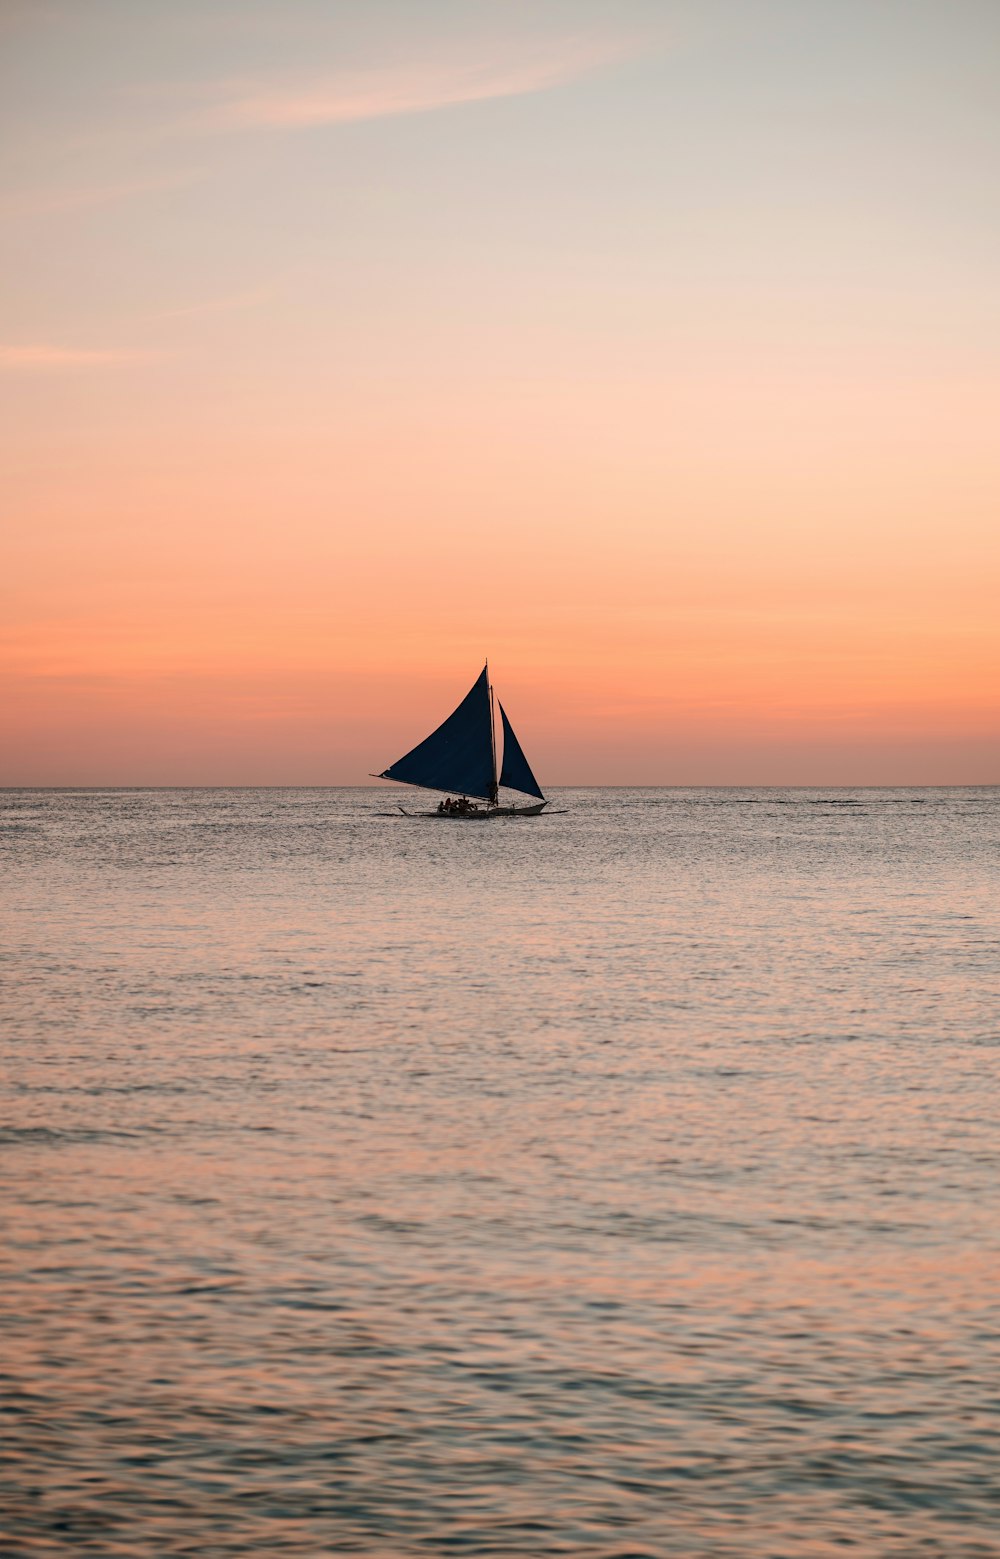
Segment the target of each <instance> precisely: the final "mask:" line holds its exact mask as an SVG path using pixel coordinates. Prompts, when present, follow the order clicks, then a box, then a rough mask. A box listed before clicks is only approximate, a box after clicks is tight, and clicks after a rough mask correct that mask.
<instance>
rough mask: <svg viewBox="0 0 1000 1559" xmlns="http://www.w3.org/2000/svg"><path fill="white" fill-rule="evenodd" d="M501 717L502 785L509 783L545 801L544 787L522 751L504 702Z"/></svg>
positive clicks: (512, 786)
mask: <svg viewBox="0 0 1000 1559" xmlns="http://www.w3.org/2000/svg"><path fill="white" fill-rule="evenodd" d="M500 719H501V720H502V721H503V770H502V772H501V774H500V783H501V785H507V786H509V787H510V789H511V790H520V791H522V792H523V793H524V795H526V796H537V797H538V799H539V801H544V800H545V797H544V795H543V794H542V788H541V786H540V785H539V783H538V781H537V780H536V778H535V776H534V775H533V774H532V772H531V768H530V766H529V764H528V760H527V758H526V757H525V756H524V753H523V752H522V751H521V743H520V742H519V741H518V739H517V737H516V736H515V735H514V729H513V726H512V725H511V723H510V721H509V720H508V719H507V711H506V710H505V709H504V707H503V704H501V705H500Z"/></svg>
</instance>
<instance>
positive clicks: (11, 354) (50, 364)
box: [0, 342, 148, 373]
mask: <svg viewBox="0 0 1000 1559" xmlns="http://www.w3.org/2000/svg"><path fill="white" fill-rule="evenodd" d="M147 358H148V353H143V352H123V351H118V350H104V349H95V348H90V347H71V346H53V345H51V344H49V343H43V342H33V343H31V344H28V345H24V346H10V345H4V344H3V343H0V372H7V373H50V372H59V371H60V370H65V369H75V368H106V367H110V366H112V365H113V364H116V363H135V362H141V361H144V360H146V359H147Z"/></svg>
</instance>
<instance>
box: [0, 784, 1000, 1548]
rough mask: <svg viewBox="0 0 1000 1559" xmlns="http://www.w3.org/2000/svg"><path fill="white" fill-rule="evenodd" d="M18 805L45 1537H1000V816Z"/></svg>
mask: <svg viewBox="0 0 1000 1559" xmlns="http://www.w3.org/2000/svg"><path fill="white" fill-rule="evenodd" d="M396 799H397V797H396V795H395V794H393V795H392V796H389V795H388V794H387V793H385V792H381V791H376V790H364V791H333V790H331V791H323V790H305V791H294V790H284V791H273V790H272V791H264V790H245V791H239V790H217V791H100V792H98V791H85V792H40V791H21V792H7V793H4V794H3V795H0V821H2V829H0V846H2V855H0V869H2V873H3V919H4V925H3V938H2V947H0V976H2V979H3V1018H4V1024H3V1039H2V1053H3V1062H4V1073H5V1087H4V1094H3V1102H2V1114H0V1176H2V1185H0V1192H2V1206H3V1218H4V1241H3V1250H2V1256H0V1325H2V1358H0V1407H2V1411H3V1417H2V1432H0V1460H2V1465H0V1477H2V1480H3V1482H2V1490H0V1509H2V1512H3V1517H2V1530H3V1538H2V1541H0V1550H2V1552H3V1554H4V1556H5V1559H16V1556H18V1555H32V1556H34V1555H41V1554H50V1553H59V1554H62V1553H66V1554H80V1555H86V1554H107V1555H131V1554H136V1555H148V1556H156V1559H160V1556H162V1559H173V1556H176V1555H196V1554H197V1555H201V1556H216V1555H218V1556H228V1555H236V1554H249V1553H252V1554H256V1555H263V1556H268V1555H294V1556H305V1555H309V1556H313V1555H326V1554H338V1555H339V1554H352V1553H353V1554H364V1555H371V1556H378V1559H393V1556H397V1559H398V1556H413V1555H439V1554H441V1555H444V1554H467V1555H493V1556H500V1555H510V1554H518V1555H521V1554H530V1555H538V1556H543V1555H556V1554H558V1555H577V1554H579V1555H586V1556H606V1559H611V1556H617V1559H625V1556H632V1559H636V1556H641V1555H649V1556H657V1559H659V1556H684V1555H713V1556H715V1555H718V1556H726V1555H732V1556H754V1559H757V1556H761V1559H763V1556H780V1555H810V1556H811V1555H835V1554H836V1555H841V1554H844V1553H850V1552H852V1551H853V1552H855V1553H857V1554H859V1555H883V1554H884V1555H899V1556H907V1559H910V1556H920V1555H942V1556H947V1559H957V1556H963V1559H964V1556H973V1555H996V1554H1000V1537H998V1533H1000V1495H998V1450H1000V1435H998V1429H1000V1307H998V1294H1000V1284H998V1278H1000V1262H998V1247H1000V1197H998V1195H997V1186H998V1182H1000V1134H998V1124H1000V1123H998V1115H1000V1110H998V1107H997V1106H998V1096H1000V1095H998V1088H997V1081H996V1071H997V1060H998V1050H997V1045H998V1041H1000V1025H998V991H1000V978H998V962H997V946H998V941H997V931H998V925H997V918H998V917H997V909H998V900H1000V895H998V893H997V887H998V882H997V870H996V868H997V861H998V843H1000V793H998V792H997V791H995V790H994V791H990V790H968V791H962V790H937V791H934V790H923V791H885V790H881V791H855V792H850V791H833V792H821V791H707V790H701V791H677V790H665V791H655V790H635V791H593V792H587V791H576V792H564V793H562V795H561V796H560V797H559V800H558V803H557V804H560V805H562V806H565V807H566V808H567V810H566V812H565V813H564V814H562V815H559V816H550V817H545V818H542V819H540V820H538V821H534V822H526V821H501V822H495V823H491V824H488V825H479V824H469V823H459V822H451V821H443V822H437V821H431V822H427V823H421V822H416V821H407V820H406V819H404V818H402V817H400V816H398V815H396V816H392V815H381V814H383V813H385V812H386V810H387V808H389V807H390V806H391V804H392V803H393V802H394V801H395V800H396Z"/></svg>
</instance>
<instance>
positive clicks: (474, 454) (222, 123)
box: [0, 0, 1000, 784]
mask: <svg viewBox="0 0 1000 1559" xmlns="http://www.w3.org/2000/svg"><path fill="white" fill-rule="evenodd" d="M2 27H3V43H4V50H3V55H4V61H5V63H4V66H3V71H4V80H3V83H2V85H3V93H2V98H3V107H2V110H0V112H2V116H3V121H4V128H5V135H4V138H3V139H4V144H5V146H6V148H7V150H6V153H5V157H4V163H3V182H2V188H0V209H2V210H3V212H4V214H5V219H6V228H7V239H6V254H5V262H4V271H5V276H6V278H7V286H6V289H5V302H4V305H3V314H2V324H0V394H2V396H3V400H4V407H3V413H4V415H3V433H2V435H0V440H2V445H3V457H2V458H3V477H4V480H3V488H4V492H5V499H4V510H5V519H6V521H7V524H6V526H5V553H6V557H7V567H6V568H5V570H4V577H3V580H2V581H0V590H2V593H3V628H2V655H3V678H4V689H3V692H4V696H3V714H2V716H0V720H2V729H0V744H2V752H3V761H2V766H0V782H3V783H18V782H24V783H32V782H38V783H60V782H66V783H77V782H79V783H86V782H88V781H92V782H96V783H103V782H115V781H119V782H122V783H129V782H164V783H170V782H184V781H191V782H199V781H204V782H212V781H220V782H225V781H233V782H237V781H241V780H245V781H246V782H248V783H252V782H262V783H263V782H276V783H277V782H282V781H285V782H289V783H294V782H296V781H302V782H313V783H319V782H323V781H324V780H329V781H330V782H336V783H351V782H352V781H354V780H360V779H362V778H364V777H365V776H366V775H367V773H368V771H369V770H370V769H377V768H381V767H383V766H384V765H385V764H386V763H388V762H389V761H391V760H392V759H393V758H394V757H397V756H398V755H399V754H400V753H401V752H402V751H403V750H404V749H405V748H406V747H408V746H410V745H412V742H413V741H415V740H417V739H419V737H420V736H421V735H423V734H426V731H427V730H428V729H430V726H431V725H432V724H433V723H436V721H437V720H439V719H440V718H442V717H443V715H444V714H445V713H447V712H448V710H449V709H450V708H451V707H452V706H453V704H454V702H457V699H458V697H459V696H461V694H462V693H463V692H464V691H465V690H466V689H467V687H468V686H469V685H470V684H471V682H472V680H473V678H474V676H475V674H476V672H477V670H478V668H479V666H481V664H482V661H483V658H484V657H485V655H486V654H487V653H488V654H489V657H490V663H491V669H492V670H493V672H494V679H495V681H496V682H497V685H498V687H499V689H500V692H501V696H502V697H503V698H504V702H505V704H506V706H507V707H508V709H509V710H510V712H511V716H512V718H513V720H514V723H515V726H516V728H517V729H518V731H519V734H520V735H521V736H522V739H523V741H524V743H525V746H526V748H527V750H528V751H529V755H530V757H531V761H532V763H533V765H534V766H535V767H536V770H537V772H538V773H539V775H540V777H541V778H542V779H543V783H544V782H546V781H549V782H551V783H557V784H558V783H561V782H566V783H569V782H573V781H579V782H581V783H585V782H595V783H604V782H608V783H613V782H622V783H626V782H629V781H633V782H636V783H640V782H645V783H657V782H662V783H686V782H691V783H696V782H699V781H704V782H707V783H741V782H747V783H781V782H788V783H796V782H802V783H813V782H815V783H837V782H846V783H853V782H858V783H861V782H865V781H870V782H876V783H877V782H889V783H892V782H904V781H912V782H914V783H918V782H921V781H924V782H928V783H933V782H949V781H953V782H966V781H968V782H975V781H988V780H991V779H996V778H997V777H998V776H1000V764H998V762H997V758H998V750H1000V744H998V736H997V732H998V724H1000V722H998V714H1000V710H998V702H1000V694H998V690H1000V653H998V637H1000V636H998V630H997V619H998V613H997V609H996V601H997V599H1000V589H998V586H1000V568H998V561H1000V542H998V525H997V516H998V507H1000V506H998V498H1000V461H998V455H997V439H996V423H997V413H996V406H997V390H998V380H1000V371H998V370H1000V310H998V306H997V290H996V285H995V276H996V274H997V265H998V260H1000V255H998V252H997V251H998V242H997V240H998V234H1000V202H998V196H997V188H998V181H997V180H996V177H995V168H996V151H997V144H998V118H1000V111H998V108H997V103H998V101H1000V95H998V94H997V92H996V82H997V65H998V60H1000V14H997V13H991V12H990V10H989V9H988V8H986V7H984V6H981V5H979V4H974V3H971V0H969V3H958V4H955V5H953V6H951V7H949V8H947V12H946V13H945V12H944V11H943V10H942V8H941V7H936V6H934V5H931V4H922V3H919V0H910V3H907V4H905V5H904V4H902V3H899V4H895V3H886V4H884V5H883V6H881V7H877V8H874V7H871V6H866V5H863V4H861V3H860V0H857V3H854V0H845V3H843V4H842V5H838V6H837V7H830V6H827V5H823V4H819V3H808V0H805V3H797V4H791V3H772V0H759V3H755V0H750V3H748V4H741V5H735V4H732V3H730V4H723V3H718V4H716V3H709V4H700V5H698V6H693V5H692V6H683V5H672V4H653V3H620V4H615V5H611V4H596V3H594V4H587V3H581V0H574V3H572V4H570V3H565V4H560V3H552V4H543V5H532V6H528V5H519V4H514V5H510V6H504V7H494V8H492V9H489V8H485V7H481V6H480V7H477V6H472V5H469V4H461V3H438V0H429V3H428V4H426V5H425V6H423V7H421V9H420V13H419V21H418V20H417V19H416V18H415V17H414V15H413V12H412V9H408V8H407V7H405V6H402V5H392V4H387V3H375V4H371V5H367V6H346V5H345V6H339V7H338V6H334V7H331V6H329V5H326V6H320V5H312V4H307V3H302V4H299V5H281V6H279V5H277V4H273V3H260V4H249V5H247V6H246V7H244V8H242V9H241V10H240V12H239V13H238V14H237V13H235V12H234V11H233V10H232V9H231V8H229V7H226V6H222V5H218V6H213V5H200V4H199V5H194V4H180V5H177V4H172V5H167V4H163V5H162V6H160V7H155V6H153V7H147V8H145V9H144V11H143V14H142V16H141V17H140V16H139V15H138V14H137V13H134V12H130V10H129V9H128V8H123V7H122V6H120V5H117V4H110V3H104V0H94V3H93V4H89V5H87V6H86V7H81V6H77V5H73V6H70V5H68V4H49V5H46V6H40V7H22V8H20V9H18V8H16V7H15V8H12V9H10V10H9V11H8V13H7V16H6V18H5V20H4V22H3V23H2Z"/></svg>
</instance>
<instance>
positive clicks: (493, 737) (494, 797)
mask: <svg viewBox="0 0 1000 1559" xmlns="http://www.w3.org/2000/svg"><path fill="white" fill-rule="evenodd" d="M486 681H487V683H488V684H489V689H490V757H491V759H492V763H493V788H492V790H491V791H490V804H491V805H492V806H496V804H497V801H498V799H499V795H500V791H499V787H498V785H497V725H496V716H495V714H494V712H493V683H492V682H490V663H489V661H487V662H486Z"/></svg>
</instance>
